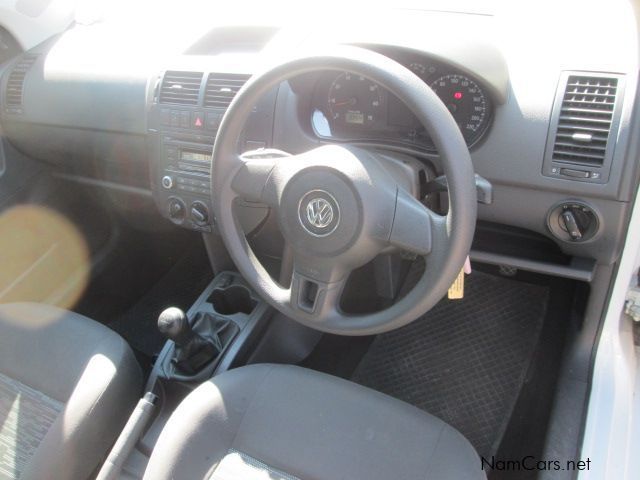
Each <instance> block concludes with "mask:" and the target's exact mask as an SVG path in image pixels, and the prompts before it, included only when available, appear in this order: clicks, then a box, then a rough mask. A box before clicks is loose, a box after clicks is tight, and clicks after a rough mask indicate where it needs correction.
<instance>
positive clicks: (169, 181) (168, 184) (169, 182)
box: [162, 175, 173, 190]
mask: <svg viewBox="0 0 640 480" xmlns="http://www.w3.org/2000/svg"><path fill="white" fill-rule="evenodd" d="M162 186H163V187H164V188H166V189H167V190H170V189H172V188H173V178H171V177H170V176H169V175H165V176H164V177H162Z"/></svg>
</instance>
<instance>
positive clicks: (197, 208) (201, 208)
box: [191, 202, 209, 225]
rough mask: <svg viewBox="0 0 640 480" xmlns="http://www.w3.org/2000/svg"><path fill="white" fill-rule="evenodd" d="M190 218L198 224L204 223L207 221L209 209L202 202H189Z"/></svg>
mask: <svg viewBox="0 0 640 480" xmlns="http://www.w3.org/2000/svg"><path fill="white" fill-rule="evenodd" d="M191 218H193V221H194V222H196V223H197V224H198V225H206V224H207V223H208V222H209V209H208V208H207V206H206V205H205V204H204V203H202V202H193V203H192V204H191Z"/></svg>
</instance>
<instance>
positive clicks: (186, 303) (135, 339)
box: [109, 248, 213, 357]
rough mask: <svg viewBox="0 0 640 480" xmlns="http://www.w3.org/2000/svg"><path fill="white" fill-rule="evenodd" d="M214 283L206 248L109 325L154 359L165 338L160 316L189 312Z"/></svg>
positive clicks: (192, 254)
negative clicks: (174, 309)
mask: <svg viewBox="0 0 640 480" xmlns="http://www.w3.org/2000/svg"><path fill="white" fill-rule="evenodd" d="M211 280H213V272H212V271H211V267H210V264H209V260H208V258H207V255H206V251H205V250H204V248H197V249H195V248H194V249H193V250H191V251H189V253H187V254H185V255H184V256H183V257H182V258H180V259H179V260H178V261H177V262H176V263H175V265H174V266H173V267H172V268H171V269H170V270H169V271H168V272H167V273H166V274H165V275H164V276H163V277H162V278H161V279H160V280H159V281H158V282H157V283H156V284H155V285H154V286H153V287H152V288H151V290H149V291H148V292H147V293H146V294H145V295H144V296H143V297H142V298H141V299H140V300H139V301H138V302H137V303H136V304H135V305H134V306H133V307H131V308H130V309H129V310H127V311H126V312H125V313H124V314H122V315H120V316H119V317H118V318H116V320H114V321H113V322H111V323H110V324H109V327H111V328H112V329H113V330H115V331H116V332H118V333H119V334H120V335H122V336H123V337H124V338H125V340H127V341H128V342H129V344H130V345H131V346H132V347H133V348H134V349H136V350H138V351H139V352H142V353H143V354H145V355H147V356H148V357H152V356H153V355H155V354H156V353H158V352H159V351H160V349H161V348H162V345H163V344H164V341H165V339H164V337H163V336H162V335H161V334H160V332H159V331H158V328H157V326H156V322H157V320H158V315H159V314H160V312H161V311H162V310H164V309H165V308H167V307H179V308H182V309H183V310H185V311H186V310H187V309H188V308H189V307H191V305H192V304H193V302H194V301H195V300H196V299H197V298H198V296H199V295H200V294H201V293H202V292H203V291H204V289H205V287H206V286H207V285H208V284H209V282H210V281H211Z"/></svg>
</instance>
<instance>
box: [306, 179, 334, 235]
mask: <svg viewBox="0 0 640 480" xmlns="http://www.w3.org/2000/svg"><path fill="white" fill-rule="evenodd" d="M298 217H299V220H300V223H301V224H302V226H303V228H304V229H305V230H306V231H307V232H308V233H310V234H311V235H313V236H315V237H326V236H327V235H330V234H331V233H333V232H334V231H335V229H336V228H337V227H338V224H339V223H340V209H339V207H338V203H337V202H336V199H335V198H333V196H332V195H331V194H330V193H328V192H325V191H324V190H311V191H310V192H307V193H306V194H305V195H304V196H303V197H302V199H301V200H300V204H299V207H298Z"/></svg>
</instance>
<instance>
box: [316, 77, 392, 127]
mask: <svg viewBox="0 0 640 480" xmlns="http://www.w3.org/2000/svg"><path fill="white" fill-rule="evenodd" d="M328 102H329V110H330V111H331V119H332V120H333V121H334V122H335V123H342V124H343V125H345V126H351V127H368V126H371V125H373V124H374V123H375V122H376V121H377V119H378V113H379V112H380V110H381V106H382V94H381V91H380V87H379V86H378V84H377V83H374V82H372V81H370V80H368V79H366V78H365V77H363V76H360V75H354V74H351V73H348V72H345V73H341V74H340V75H338V77H337V78H336V79H335V80H334V81H333V83H332V84H331V87H330V88H329V98H328Z"/></svg>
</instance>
